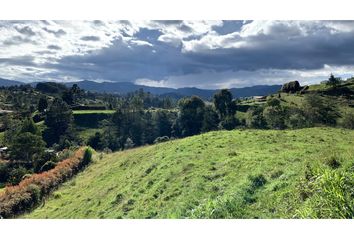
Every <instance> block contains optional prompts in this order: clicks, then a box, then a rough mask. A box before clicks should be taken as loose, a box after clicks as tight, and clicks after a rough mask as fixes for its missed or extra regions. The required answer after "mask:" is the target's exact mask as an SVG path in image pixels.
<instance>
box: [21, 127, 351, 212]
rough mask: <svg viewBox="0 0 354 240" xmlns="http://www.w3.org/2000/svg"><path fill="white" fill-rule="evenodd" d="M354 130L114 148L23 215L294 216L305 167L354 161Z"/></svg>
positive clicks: (213, 135)
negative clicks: (111, 152)
mask: <svg viewBox="0 0 354 240" xmlns="http://www.w3.org/2000/svg"><path fill="white" fill-rule="evenodd" d="M353 146H354V131H349V130H344V129H335V128H311V129H301V130H284V131H276V130H234V131H219V132H210V133H206V134H202V135H198V136H193V137H189V138H185V139H180V140H174V141H171V142H166V143H161V144H157V145H153V146H147V147H140V148H136V149H131V150H127V151H123V152H116V153H113V154H102V153H96V154H95V160H94V163H92V165H90V166H89V167H88V168H87V169H86V170H85V171H84V172H82V173H80V174H79V175H78V176H77V177H75V178H74V179H73V180H71V181H68V182H67V183H65V184H64V185H63V186H62V187H61V188H60V189H59V190H57V191H55V192H54V193H53V194H52V196H51V197H50V198H49V199H48V200H47V201H46V203H45V205H44V206H43V207H39V208H37V209H36V210H34V211H33V212H32V213H29V214H28V215H25V216H22V217H25V218H210V217H217V218H220V217H221V218H292V217H297V210H298V209H301V208H302V207H303V205H304V204H305V203H306V200H303V199H301V197H300V193H301V191H302V187H301V185H300V182H301V180H302V179H303V178H304V175H305V172H306V169H307V168H308V167H307V166H308V165H310V166H319V167H320V168H323V169H327V168H328V166H327V165H326V162H327V161H328V158H330V157H332V158H333V157H335V158H336V159H339V161H340V162H341V167H340V168H345V167H348V166H352V165H353V162H354V161H353V160H354V158H353V156H354V147H353Z"/></svg>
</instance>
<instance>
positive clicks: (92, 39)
mask: <svg viewBox="0 0 354 240" xmlns="http://www.w3.org/2000/svg"><path fill="white" fill-rule="evenodd" d="M81 40H82V41H93V42H97V41H99V40H100V37H97V36H84V37H82V38H81Z"/></svg>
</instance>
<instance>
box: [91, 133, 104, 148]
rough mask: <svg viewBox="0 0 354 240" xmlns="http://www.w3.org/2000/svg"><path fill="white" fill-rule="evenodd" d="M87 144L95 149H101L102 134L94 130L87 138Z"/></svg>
mask: <svg viewBox="0 0 354 240" xmlns="http://www.w3.org/2000/svg"><path fill="white" fill-rule="evenodd" d="M87 145H89V146H91V147H92V148H94V149H96V150H102V149H103V143H102V134H101V133H100V132H96V133H95V135H93V136H91V137H90V138H89V140H88V141H87Z"/></svg>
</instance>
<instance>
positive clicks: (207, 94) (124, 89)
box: [0, 78, 282, 99]
mask: <svg viewBox="0 0 354 240" xmlns="http://www.w3.org/2000/svg"><path fill="white" fill-rule="evenodd" d="M37 83H38V82H32V83H30V84H31V85H32V86H35V85H36V84H37ZM22 84H25V83H23V82H20V81H14V80H7V79H3V78H0V86H5V87H9V86H14V85H22ZM64 84H65V85H66V86H67V87H71V86H72V85H73V84H77V85H78V86H79V87H80V88H82V89H85V90H87V91H91V92H101V93H103V92H106V93H112V94H127V93H130V92H134V91H137V90H139V89H143V90H144V91H145V92H150V93H152V94H155V95H161V96H165V97H167V96H169V97H171V98H177V99H178V98H182V97H187V96H192V95H196V96H199V97H201V98H203V99H210V98H212V96H213V95H214V93H215V92H216V91H218V89H215V90H210V89H200V88H195V87H185V88H177V89H175V88H167V87H150V86H144V85H137V84H134V83H130V82H101V83H99V82H94V81H88V80H83V81H79V82H67V83H64ZM281 86H282V85H257V86H251V87H243V88H231V89H230V91H231V92H232V95H233V96H234V97H251V96H260V95H262V96H263V95H269V94H273V93H276V92H277V91H278V90H280V88H281Z"/></svg>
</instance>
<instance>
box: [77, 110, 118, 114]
mask: <svg viewBox="0 0 354 240" xmlns="http://www.w3.org/2000/svg"><path fill="white" fill-rule="evenodd" d="M114 112H115V110H74V111H73V114H74V115H75V114H93V113H105V114H113V113H114Z"/></svg>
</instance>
